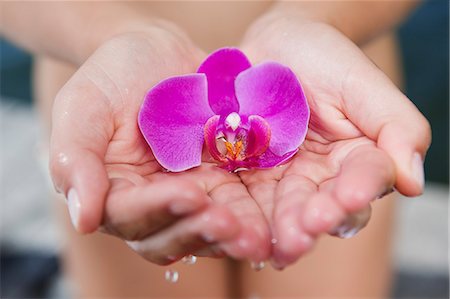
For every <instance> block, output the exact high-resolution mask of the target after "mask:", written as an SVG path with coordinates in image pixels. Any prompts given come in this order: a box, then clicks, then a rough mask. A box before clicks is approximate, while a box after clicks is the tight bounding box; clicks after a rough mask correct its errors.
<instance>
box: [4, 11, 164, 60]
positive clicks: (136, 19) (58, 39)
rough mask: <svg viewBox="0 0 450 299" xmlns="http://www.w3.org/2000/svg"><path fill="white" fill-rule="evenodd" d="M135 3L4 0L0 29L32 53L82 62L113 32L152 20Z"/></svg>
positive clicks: (151, 22) (138, 25)
mask: <svg viewBox="0 0 450 299" xmlns="http://www.w3.org/2000/svg"><path fill="white" fill-rule="evenodd" d="M138 5H139V4H136V3H132V4H124V3H111V2H108V3H98V2H6V3H5V2H3V3H1V4H0V10H1V11H2V18H0V20H1V21H0V24H1V25H0V33H1V34H2V35H3V36H4V37H5V38H7V39H9V40H11V41H12V42H14V43H15V44H17V45H19V46H21V47H23V48H25V49H26V50H28V51H30V52H32V53H34V54H45V55H50V56H52V57H55V58H59V59H62V60H65V61H68V62H71V63H75V64H81V63H82V62H83V61H84V60H86V58H87V57H88V56H89V55H90V54H91V53H92V52H93V51H94V50H95V49H96V48H97V47H98V45H99V44H101V43H102V42H103V41H105V40H106V39H108V38H109V37H111V36H112V35H115V34H119V33H121V32H124V31H137V30H138V28H139V30H142V28H143V27H145V26H142V25H143V24H144V25H152V24H154V23H155V21H154V20H152V19H150V18H144V17H143V16H142V15H141V14H140V13H139V10H138Z"/></svg>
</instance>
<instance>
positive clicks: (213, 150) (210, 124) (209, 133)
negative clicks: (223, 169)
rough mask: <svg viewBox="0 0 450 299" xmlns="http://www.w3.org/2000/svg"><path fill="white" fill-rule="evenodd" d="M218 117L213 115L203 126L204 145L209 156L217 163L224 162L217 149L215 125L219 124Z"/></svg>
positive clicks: (224, 159)
mask: <svg viewBox="0 0 450 299" xmlns="http://www.w3.org/2000/svg"><path fill="white" fill-rule="evenodd" d="M219 119H220V116H219V115H214V116H212V117H211V118H210V119H208V121H207V122H206V124H205V129H204V132H205V145H206V148H207V149H208V152H209V153H210V154H211V156H212V157H213V158H214V159H216V160H217V161H226V158H225V155H223V154H222V153H221V152H220V151H219V150H218V148H217V144H218V141H217V136H216V134H217V125H218V123H219Z"/></svg>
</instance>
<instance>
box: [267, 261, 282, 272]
mask: <svg viewBox="0 0 450 299" xmlns="http://www.w3.org/2000/svg"><path fill="white" fill-rule="evenodd" d="M270 265H272V268H274V269H275V270H278V271H282V270H283V269H284V268H285V265H283V264H281V263H280V262H278V261H276V260H275V259H270Z"/></svg>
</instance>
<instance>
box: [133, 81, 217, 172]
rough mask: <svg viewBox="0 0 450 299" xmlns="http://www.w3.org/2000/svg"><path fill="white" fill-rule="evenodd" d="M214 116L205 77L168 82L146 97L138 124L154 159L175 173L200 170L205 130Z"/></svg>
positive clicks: (163, 82)
mask: <svg viewBox="0 0 450 299" xmlns="http://www.w3.org/2000/svg"><path fill="white" fill-rule="evenodd" d="M212 115H213V112H212V111H211V108H210V107H209V105H208V97H207V83H206V76H205V75H204V74H191V75H185V76H178V77H172V78H169V79H166V80H164V81H162V82H160V83H159V84H158V85H156V86H155V87H153V88H152V89H151V90H150V91H149V92H148V93H147V95H146V97H145V99H144V102H143V104H142V107H141V110H140V112H139V117H138V123H139V127H140V129H141V132H142V134H143V135H144V137H145V140H147V142H148V144H149V145H150V147H151V149H152V151H153V154H154V156H155V158H156V159H157V160H158V162H159V163H160V164H161V165H162V166H163V167H165V168H166V169H168V170H170V171H174V172H178V171H183V170H186V169H189V168H192V167H195V166H199V165H200V163H201V157H202V148H203V141H204V138H203V127H204V124H205V123H206V121H207V120H208V118H209V117H211V116H212Z"/></svg>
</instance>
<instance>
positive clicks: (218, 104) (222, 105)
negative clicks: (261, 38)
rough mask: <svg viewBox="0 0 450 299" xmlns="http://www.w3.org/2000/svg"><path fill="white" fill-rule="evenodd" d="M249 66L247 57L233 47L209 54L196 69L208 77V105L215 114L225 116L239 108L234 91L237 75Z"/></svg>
mask: <svg viewBox="0 0 450 299" xmlns="http://www.w3.org/2000/svg"><path fill="white" fill-rule="evenodd" d="M250 66H251V64H250V62H249V61H248V59H247V57H246V56H245V55H244V53H242V52H241V51H239V50H238V49H235V48H223V49H219V50H217V51H215V52H214V53H212V54H211V55H209V56H208V57H207V58H206V60H205V61H204V62H203V63H202V65H201V66H200V67H199V69H198V71H197V72H198V73H205V74H206V77H207V78H208V98H209V105H210V106H211V109H212V110H213V111H214V113H215V114H218V115H222V116H227V115H228V114H229V113H231V112H237V111H238V110H239V103H238V101H237V100H236V95H235V91H234V80H235V79H236V77H237V75H238V74H239V73H240V72H242V71H244V70H246V69H248V68H249V67H250Z"/></svg>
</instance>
